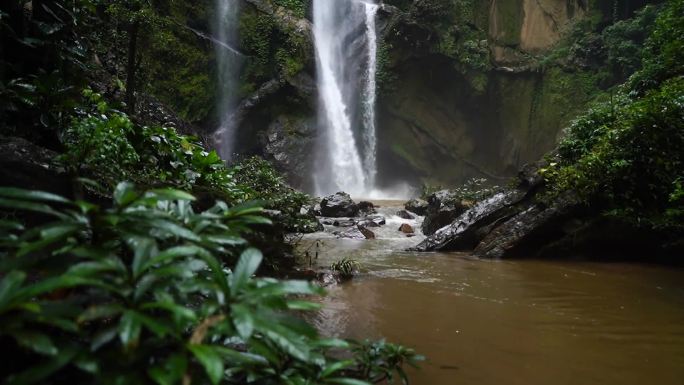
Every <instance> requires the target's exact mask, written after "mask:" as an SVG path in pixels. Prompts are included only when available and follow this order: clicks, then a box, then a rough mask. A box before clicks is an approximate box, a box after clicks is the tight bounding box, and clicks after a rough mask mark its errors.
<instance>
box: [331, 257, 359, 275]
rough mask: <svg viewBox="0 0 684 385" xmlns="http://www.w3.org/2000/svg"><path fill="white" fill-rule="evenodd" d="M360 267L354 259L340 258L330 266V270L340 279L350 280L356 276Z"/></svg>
mask: <svg viewBox="0 0 684 385" xmlns="http://www.w3.org/2000/svg"><path fill="white" fill-rule="evenodd" d="M360 267H361V265H360V264H359V262H358V261H357V260H355V259H350V258H342V259H340V260H339V261H335V262H333V263H332V265H330V270H332V271H333V272H334V273H336V274H337V275H338V276H339V277H340V278H342V279H350V278H352V277H353V276H354V274H356V272H357V271H358V270H359V268H360Z"/></svg>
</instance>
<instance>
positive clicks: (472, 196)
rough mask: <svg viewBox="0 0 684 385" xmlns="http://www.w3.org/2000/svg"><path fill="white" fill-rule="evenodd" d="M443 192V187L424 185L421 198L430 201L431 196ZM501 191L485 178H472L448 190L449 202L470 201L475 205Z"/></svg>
mask: <svg viewBox="0 0 684 385" xmlns="http://www.w3.org/2000/svg"><path fill="white" fill-rule="evenodd" d="M441 190H444V189H443V188H442V187H441V186H430V185H427V184H424V185H423V188H422V194H421V198H422V199H428V197H429V196H430V195H432V194H434V193H436V192H438V191H441ZM499 190H501V188H500V187H499V186H493V185H491V184H490V183H489V181H488V180H487V179H485V178H472V179H469V180H467V181H466V182H465V183H464V184H463V185H461V186H459V187H456V188H453V189H448V191H449V200H454V201H470V202H473V203H475V202H479V201H481V200H484V199H487V198H489V197H490V196H492V195H494V194H496V193H497V192H499Z"/></svg>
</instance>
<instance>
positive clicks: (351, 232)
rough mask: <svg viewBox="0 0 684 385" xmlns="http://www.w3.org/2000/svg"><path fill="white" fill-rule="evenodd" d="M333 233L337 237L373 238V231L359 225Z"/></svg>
mask: <svg viewBox="0 0 684 385" xmlns="http://www.w3.org/2000/svg"><path fill="white" fill-rule="evenodd" d="M334 234H335V235H337V237H338V238H345V239H357V240H362V239H375V233H373V232H372V231H370V230H368V229H367V228H365V227H363V226H360V225H359V226H354V227H351V228H350V229H348V230H346V231H343V232H336V233H334Z"/></svg>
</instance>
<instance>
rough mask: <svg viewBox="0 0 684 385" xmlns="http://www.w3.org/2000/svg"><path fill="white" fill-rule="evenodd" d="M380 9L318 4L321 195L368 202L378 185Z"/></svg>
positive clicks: (347, 0)
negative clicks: (377, 25)
mask: <svg viewBox="0 0 684 385" xmlns="http://www.w3.org/2000/svg"><path fill="white" fill-rule="evenodd" d="M377 9H378V5H376V4H374V3H368V2H362V1H359V0H335V1H332V0H314V9H313V10H314V37H315V45H316V54H317V68H318V92H319V97H320V113H319V124H320V126H321V139H322V141H323V143H322V146H321V147H320V149H321V153H320V154H319V157H318V161H317V167H316V172H315V182H316V188H317V191H316V192H317V193H318V194H319V195H324V194H328V193H332V192H335V191H339V190H344V191H347V192H349V193H350V194H352V195H355V196H363V195H367V194H369V192H370V191H371V190H372V188H373V184H374V183H375V174H376V171H375V170H376V166H375V163H376V160H375V159H376V155H375V152H376V138H375V65H376V51H377V48H376V44H377V42H376V40H377V35H376V31H375V14H376V12H377ZM359 101H360V102H359ZM357 110H360V114H359V112H358V111H357ZM357 126H361V127H362V129H363V130H362V132H358V131H359V130H355V129H354V128H355V127H357ZM357 141H361V142H362V146H358V145H357ZM360 150H363V153H362V152H361V151H360ZM362 154H363V155H362Z"/></svg>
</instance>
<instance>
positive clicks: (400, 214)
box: [395, 210, 415, 219]
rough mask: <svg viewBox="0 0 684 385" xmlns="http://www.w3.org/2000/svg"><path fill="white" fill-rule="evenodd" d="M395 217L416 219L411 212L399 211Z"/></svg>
mask: <svg viewBox="0 0 684 385" xmlns="http://www.w3.org/2000/svg"><path fill="white" fill-rule="evenodd" d="M395 215H396V216H398V217H399V218H402V219H413V218H415V217H414V215H413V214H411V213H410V212H408V211H406V210H399V211H397V212H396V214H395Z"/></svg>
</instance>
